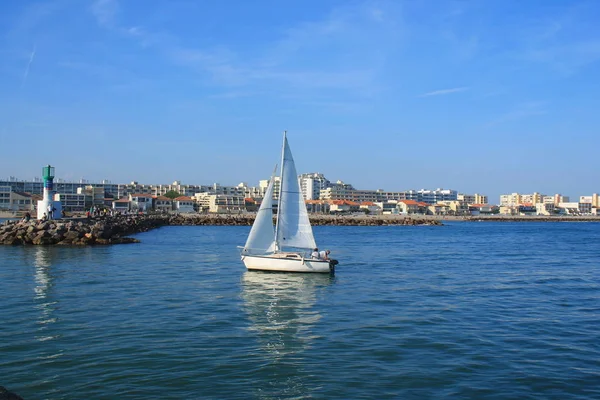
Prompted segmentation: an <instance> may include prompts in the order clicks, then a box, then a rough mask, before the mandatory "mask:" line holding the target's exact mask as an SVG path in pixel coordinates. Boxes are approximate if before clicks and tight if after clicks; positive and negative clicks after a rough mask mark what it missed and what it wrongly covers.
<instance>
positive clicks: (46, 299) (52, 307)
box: [33, 246, 58, 342]
mask: <svg viewBox="0 0 600 400" xmlns="http://www.w3.org/2000/svg"><path fill="white" fill-rule="evenodd" d="M34 250H35V253H34V267H35V287H34V288H33V290H34V293H35V295H34V300H35V301H36V303H37V305H36V308H38V309H39V310H40V316H39V317H38V324H39V328H38V332H39V334H38V335H36V339H37V340H38V341H40V342H44V341H47V340H52V339H56V336H52V335H48V332H47V331H48V329H49V328H50V325H51V324H54V323H55V322H56V318H55V317H54V316H53V313H54V312H55V311H56V304H57V303H58V302H57V301H52V299H51V296H50V293H51V290H52V286H53V284H54V278H53V276H52V273H51V266H52V260H53V256H54V253H55V252H56V250H55V249H53V248H51V247H44V246H36V247H35V248H34Z"/></svg>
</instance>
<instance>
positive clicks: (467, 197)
mask: <svg viewBox="0 0 600 400" xmlns="http://www.w3.org/2000/svg"><path fill="white" fill-rule="evenodd" d="M456 200H458V201H462V202H465V203H467V204H488V197H487V196H486V195H484V194H479V193H475V194H464V193H459V194H458V195H457V196H456Z"/></svg>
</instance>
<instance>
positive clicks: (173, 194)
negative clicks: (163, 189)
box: [165, 190, 181, 199]
mask: <svg viewBox="0 0 600 400" xmlns="http://www.w3.org/2000/svg"><path fill="white" fill-rule="evenodd" d="M179 196H181V194H179V192H176V191H174V190H169V191H168V192H167V193H165V197H168V198H170V199H174V198H176V197H179Z"/></svg>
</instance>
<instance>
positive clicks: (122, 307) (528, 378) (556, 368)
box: [0, 221, 600, 400]
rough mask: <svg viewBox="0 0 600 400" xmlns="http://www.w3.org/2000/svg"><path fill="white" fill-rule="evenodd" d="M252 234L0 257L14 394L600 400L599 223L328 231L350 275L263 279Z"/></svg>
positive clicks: (4, 367)
mask: <svg viewBox="0 0 600 400" xmlns="http://www.w3.org/2000/svg"><path fill="white" fill-rule="evenodd" d="M248 232H249V227H238V226H236V227H233V226H232V227H227V226H214V227H213V226H198V227H195V226H170V227H162V228H159V229H156V230H153V231H150V232H146V233H142V234H138V235H136V237H137V238H138V239H140V240H141V243H139V244H128V245H115V246H105V247H102V246H97V247H83V248H72V247H39V246H31V247H10V246H0V282H1V284H2V289H1V290H0V320H1V324H0V385H1V386H4V387H5V388H7V389H8V390H10V391H12V392H15V393H17V394H18V395H20V396H22V397H23V398H24V399H25V400H30V399H117V398H118V399H150V398H166V399H561V400H565V399H600V341H599V338H600V223H593V222H592V223H571V222H562V223H560V222H557V223H553V222H458V221H456V222H446V223H445V225H444V226H383V227H375V226H372V227H370V226H367V227H342V226H317V227H314V233H315V237H316V239H317V243H318V244H319V246H320V248H321V249H330V250H331V256H332V257H333V258H335V259H338V260H339V265H338V266H337V269H336V273H335V275H333V276H331V275H328V274H324V275H309V274H286V273H262V272H248V271H246V270H245V268H244V265H243V264H242V262H241V261H240V258H239V252H238V251H239V250H238V249H237V247H236V246H240V245H243V244H244V242H245V240H246V237H247V235H248Z"/></svg>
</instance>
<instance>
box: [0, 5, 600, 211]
mask: <svg viewBox="0 0 600 400" xmlns="http://www.w3.org/2000/svg"><path fill="white" fill-rule="evenodd" d="M599 20H600V2H597V1H595V0H588V1H558V0H528V1H522V0H473V1H443V0H422V1H418V0H407V1H401V0H393V1H370V0H367V1H352V0H285V1H281V0H253V1H246V0H220V1H216V0H206V1H196V0H152V1H149V0H89V1H84V0H49V1H27V0H22V1H2V2H0V150H1V154H2V157H0V179H6V178H8V177H10V176H14V177H17V178H19V179H25V180H30V179H33V177H39V176H40V175H41V168H42V167H43V166H44V165H46V164H51V165H53V166H55V168H56V176H57V177H58V178H62V179H65V180H69V181H78V180H79V179H86V180H89V181H91V182H100V181H101V180H103V179H106V180H109V181H111V182H113V183H127V182H130V181H134V180H135V181H138V182H140V183H154V184H166V183H171V182H173V181H175V180H180V181H181V182H182V183H184V184H212V183H220V184H222V185H237V184H238V183H240V182H247V183H248V184H250V185H252V186H255V185H258V181H259V180H260V179H267V178H268V177H269V175H270V174H271V171H272V170H273V167H274V165H275V164H276V163H277V162H278V161H279V157H280V155H279V154H280V149H281V140H282V132H283V131H284V130H287V131H288V140H289V143H290V147H291V149H292V152H293V154H294V157H295V160H296V168H297V170H298V172H299V173H305V172H321V173H323V174H325V176H326V177H327V178H328V179H329V180H331V181H333V182H335V181H337V180H342V181H344V182H347V183H351V184H353V185H354V187H356V188H357V189H383V190H386V191H401V190H409V189H417V190H418V189H436V188H444V189H454V190H457V191H459V192H460V193H467V194H473V193H482V194H486V195H488V196H489V198H490V202H492V203H497V202H498V201H499V196H500V194H503V193H513V192H519V193H533V192H539V193H544V194H554V193H561V194H563V195H567V196H570V197H571V198H572V199H575V198H577V197H578V196H581V195H589V194H591V193H594V192H595V193H597V192H600V183H599V172H600V171H599V168H598V166H599V161H598V160H599V157H598V150H599V149H600V134H599V127H600V112H599V111H600V27H599V25H598V24H597V21H599Z"/></svg>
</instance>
